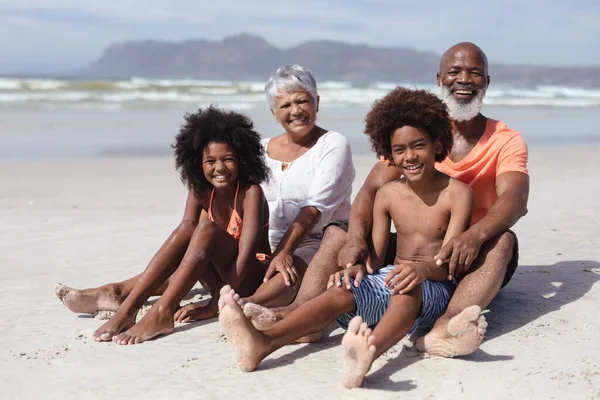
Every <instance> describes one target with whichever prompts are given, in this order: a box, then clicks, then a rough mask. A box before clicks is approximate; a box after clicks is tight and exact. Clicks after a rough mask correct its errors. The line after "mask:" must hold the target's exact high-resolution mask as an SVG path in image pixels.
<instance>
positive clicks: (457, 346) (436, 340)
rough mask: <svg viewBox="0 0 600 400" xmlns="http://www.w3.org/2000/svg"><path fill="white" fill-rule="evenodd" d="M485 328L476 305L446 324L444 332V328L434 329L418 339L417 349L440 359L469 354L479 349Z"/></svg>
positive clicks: (479, 309)
mask: <svg viewBox="0 0 600 400" xmlns="http://www.w3.org/2000/svg"><path fill="white" fill-rule="evenodd" d="M487 326H488V325H487V321H486V320H485V317H484V316H483V315H481V308H480V307H479V306H477V305H475V306H470V307H467V308H465V309H464V310H463V311H462V312H461V313H460V314H458V315H456V316H454V317H453V318H452V319H451V320H450V321H449V322H448V325H447V326H446V327H445V332H444V331H442V329H444V327H441V328H440V329H435V328H434V329H433V330H432V331H431V332H429V333H428V334H427V335H425V336H424V337H422V338H419V340H418V341H417V348H418V349H419V350H421V351H425V352H427V353H429V354H432V355H435V356H440V357H457V356H464V355H466V354H471V353H473V352H474V351H475V350H477V349H478V348H479V345H480V344H481V341H482V340H483V337H484V336H485V331H486V329H487Z"/></svg>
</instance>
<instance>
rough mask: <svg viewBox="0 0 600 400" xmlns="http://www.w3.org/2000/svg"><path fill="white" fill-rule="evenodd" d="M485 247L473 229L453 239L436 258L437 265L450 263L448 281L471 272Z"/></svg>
mask: <svg viewBox="0 0 600 400" xmlns="http://www.w3.org/2000/svg"><path fill="white" fill-rule="evenodd" d="M482 245H483V241H482V240H481V238H480V236H479V234H478V233H477V232H475V231H474V230H473V229H469V230H467V231H466V232H463V233H461V234H460V235H458V236H455V237H453V238H452V239H450V240H449V241H448V243H446V245H445V246H444V247H442V249H441V250H440V251H439V253H437V254H436V255H435V257H434V260H435V263H436V264H437V265H440V266H441V265H442V264H444V263H445V262H447V263H448V280H451V279H453V278H455V277H456V276H457V275H460V274H463V273H465V272H467V271H468V270H469V267H471V263H473V261H475V259H476V258H477V256H478V255H479V250H480V249H481V246H482Z"/></svg>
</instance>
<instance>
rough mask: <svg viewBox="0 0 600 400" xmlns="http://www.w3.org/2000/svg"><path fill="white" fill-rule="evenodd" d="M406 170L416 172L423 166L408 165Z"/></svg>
mask: <svg viewBox="0 0 600 400" xmlns="http://www.w3.org/2000/svg"><path fill="white" fill-rule="evenodd" d="M404 168H405V169H407V170H409V171H414V170H416V169H419V168H421V165H408V166H406V167H404Z"/></svg>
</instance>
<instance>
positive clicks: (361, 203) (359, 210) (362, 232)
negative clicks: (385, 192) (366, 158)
mask: <svg viewBox="0 0 600 400" xmlns="http://www.w3.org/2000/svg"><path fill="white" fill-rule="evenodd" d="M398 178H400V171H398V169H397V168H396V167H394V166H390V165H389V163H388V162H385V161H382V162H378V163H377V164H376V165H375V166H374V167H373V169H372V170H371V172H370V173H369V176H367V179H365V183H364V184H363V186H362V187H361V188H360V190H359V191H358V194H357V195H356V198H355V199H354V202H353V203H352V210H351V211H350V218H349V220H348V224H349V227H348V234H347V235H346V242H345V244H344V246H343V247H342V249H341V250H340V252H339V255H338V264H339V266H340V267H342V268H347V267H349V266H352V265H354V264H356V263H357V262H359V261H361V260H363V261H366V260H367V259H368V253H369V249H368V246H367V241H366V240H367V237H368V236H369V233H370V232H371V228H372V226H373V205H374V203H375V195H376V194H377V191H378V190H379V188H381V187H382V186H383V185H385V184H386V183H388V182H392V181H394V180H397V179H398ZM368 268H370V265H369V266H368Z"/></svg>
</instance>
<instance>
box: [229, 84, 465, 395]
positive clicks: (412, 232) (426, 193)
mask: <svg viewBox="0 0 600 400" xmlns="http://www.w3.org/2000/svg"><path fill="white" fill-rule="evenodd" d="M366 132H367V134H368V135H369V136H370V139H371V142H372V143H373V147H374V148H375V150H376V151H377V153H378V154H381V155H383V156H385V158H386V159H387V160H390V163H392V164H393V165H394V166H395V167H396V168H398V169H399V170H400V172H401V173H402V175H403V176H402V177H401V178H400V179H399V180H397V181H395V182H391V183H388V184H386V185H384V186H383V187H381V189H379V191H378V192H377V196H376V199H375V205H374V209H373V232H372V242H373V243H372V249H371V250H372V255H371V260H372V263H371V265H372V267H373V270H372V271H369V272H370V274H368V275H367V274H366V273H367V271H366V269H365V266H364V265H357V266H354V267H351V268H348V269H346V270H345V271H344V272H338V273H336V274H334V275H332V277H331V278H330V281H329V284H328V287H329V290H327V291H326V292H325V293H323V294H322V295H320V296H318V297H316V298H314V299H312V300H310V301H308V302H307V303H305V304H303V305H302V306H300V307H299V308H297V309H296V310H294V311H292V312H290V313H288V314H287V315H286V316H285V317H284V318H283V319H282V320H280V321H278V322H276V323H274V324H273V325H272V326H271V327H269V328H268V329H266V330H264V331H262V332H261V331H259V330H257V329H256V328H254V326H253V325H252V322H251V321H250V320H249V319H248V318H247V317H245V316H244V313H243V310H242V308H241V307H240V304H239V303H238V302H237V301H236V300H237V296H235V293H232V292H231V291H230V292H229V293H225V289H227V288H224V292H223V304H225V306H224V307H223V309H222V311H221V314H220V316H219V321H220V322H221V324H222V325H223V327H224V328H225V331H226V333H227V336H228V339H229V343H231V344H232V346H233V347H234V349H235V350H236V351H237V352H238V357H239V358H238V362H239V365H240V367H241V368H242V369H243V370H246V371H251V370H253V369H255V368H256V366H257V365H258V364H259V363H260V362H261V361H262V360H263V359H264V358H265V357H266V356H268V355H269V354H271V353H272V352H274V351H275V350H277V349H279V348H280V347H282V346H284V345H286V344H289V343H292V342H293V341H294V340H297V339H298V338H300V337H303V336H306V335H310V334H314V333H316V332H320V331H322V330H323V329H325V328H326V327H327V326H328V325H329V324H330V323H331V322H333V321H334V320H336V319H337V320H338V322H339V323H340V324H341V325H342V326H343V327H345V328H347V329H348V331H347V333H346V334H345V336H344V339H343V341H342V344H343V346H344V348H345V349H346V357H345V368H344V378H343V383H344V385H345V386H346V387H357V386H359V385H361V384H362V382H363V380H364V378H365V375H366V374H367V372H368V371H369V369H370V368H371V364H372V362H373V360H374V359H375V358H377V357H379V356H380V355H381V354H383V353H384V352H385V351H387V350H388V349H389V348H390V347H391V346H393V345H394V344H396V343H397V342H398V341H399V340H400V339H402V338H403V337H404V336H405V335H406V334H407V333H409V332H411V331H415V330H418V331H424V330H425V331H426V330H427V329H430V328H431V327H432V326H433V323H434V322H435V320H436V318H437V317H438V316H440V315H441V314H442V313H443V312H444V309H445V308H446V305H447V304H448V301H449V300H450V296H451V295H452V292H453V289H454V282H452V281H448V280H447V276H448V268H447V264H444V262H443V261H438V260H435V259H434V257H435V256H436V254H437V252H438V251H439V250H440V249H441V247H442V245H443V243H446V242H447V241H448V240H450V239H451V238H452V237H454V236H456V235H458V234H460V233H461V232H463V231H464V230H465V229H466V228H467V227H468V226H469V221H470V218H471V212H472V209H473V193H472V191H471V189H470V188H469V186H467V185H466V184H464V183H462V182H460V181H458V180H454V179H452V178H450V177H449V176H447V175H444V174H442V173H441V172H439V171H437V170H436V169H435V163H436V161H438V162H439V161H441V160H443V159H444V158H445V157H446V156H447V154H448V153H449V151H450V149H451V147H452V130H451V125H450V121H449V119H448V113H447V111H446V107H445V106H444V105H443V103H442V102H441V101H440V100H439V99H438V98H437V97H436V96H435V95H434V94H432V93H428V92H425V91H422V90H407V89H403V88H397V89H395V90H393V91H392V92H390V93H389V94H388V95H386V96H385V97H384V98H383V99H381V100H379V101H377V102H376V103H375V105H374V107H373V109H372V110H371V111H370V112H369V114H368V115H367V119H366ZM392 221H393V223H394V225H395V227H396V230H397V232H398V233H397V235H398V245H397V249H396V254H395V258H394V262H393V264H394V265H389V266H385V265H384V262H383V260H384V255H385V250H386V248H387V242H388V238H389V229H390V222H392ZM342 281H343V283H342ZM469 312H470V310H465V311H463V313H461V314H459V315H458V316H456V317H455V318H456V319H457V321H455V324H458V323H466V322H465V321H467V320H468V317H469V315H468V314H469ZM464 313H466V314H464ZM370 327H375V328H374V331H373V332H372V331H371V328H370Z"/></svg>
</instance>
